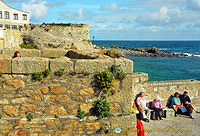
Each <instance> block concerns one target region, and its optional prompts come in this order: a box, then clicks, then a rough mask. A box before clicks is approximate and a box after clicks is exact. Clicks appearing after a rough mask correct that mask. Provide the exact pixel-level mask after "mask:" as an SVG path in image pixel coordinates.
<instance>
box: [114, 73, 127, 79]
mask: <svg viewBox="0 0 200 136" xmlns="http://www.w3.org/2000/svg"><path fill="white" fill-rule="evenodd" d="M125 76H126V73H124V72H119V73H118V74H117V77H116V78H118V79H124V78H125Z"/></svg>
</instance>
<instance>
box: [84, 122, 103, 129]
mask: <svg viewBox="0 0 200 136" xmlns="http://www.w3.org/2000/svg"><path fill="white" fill-rule="evenodd" d="M100 127H101V126H100V123H99V122H94V123H86V128H87V129H91V130H99V129H100Z"/></svg>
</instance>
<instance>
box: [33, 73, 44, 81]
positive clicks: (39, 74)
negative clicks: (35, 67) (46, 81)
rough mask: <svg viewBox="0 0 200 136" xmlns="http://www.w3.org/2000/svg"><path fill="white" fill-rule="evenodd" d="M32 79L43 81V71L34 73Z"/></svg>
mask: <svg viewBox="0 0 200 136" xmlns="http://www.w3.org/2000/svg"><path fill="white" fill-rule="evenodd" d="M32 79H33V80H34V81H41V80H42V79H43V76H42V73H41V72H37V73H33V74H32Z"/></svg>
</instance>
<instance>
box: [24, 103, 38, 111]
mask: <svg viewBox="0 0 200 136" xmlns="http://www.w3.org/2000/svg"><path fill="white" fill-rule="evenodd" d="M36 108H37V107H36V105H34V104H22V106H21V111H22V112H24V113H25V112H27V111H34V110H35V109H36Z"/></svg>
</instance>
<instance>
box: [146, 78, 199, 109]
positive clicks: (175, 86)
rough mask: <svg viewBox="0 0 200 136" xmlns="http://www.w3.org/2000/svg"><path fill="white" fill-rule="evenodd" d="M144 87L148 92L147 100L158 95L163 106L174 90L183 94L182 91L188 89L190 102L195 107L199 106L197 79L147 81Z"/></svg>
mask: <svg viewBox="0 0 200 136" xmlns="http://www.w3.org/2000/svg"><path fill="white" fill-rule="evenodd" d="M145 89H146V92H147V93H148V94H149V98H148V99H149V101H152V100H153V99H154V98H156V96H159V97H161V98H162V104H163V105H164V106H166V105H167V104H169V102H168V100H171V99H170V96H173V95H174V93H175V92H178V93H180V94H183V92H184V91H188V92H189V94H188V95H189V96H190V97H191V100H192V103H193V104H194V105H195V106H197V108H199V106H200V82H199V81H197V80H177V81H161V82H149V83H148V86H147V87H146V88H145Z"/></svg>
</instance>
